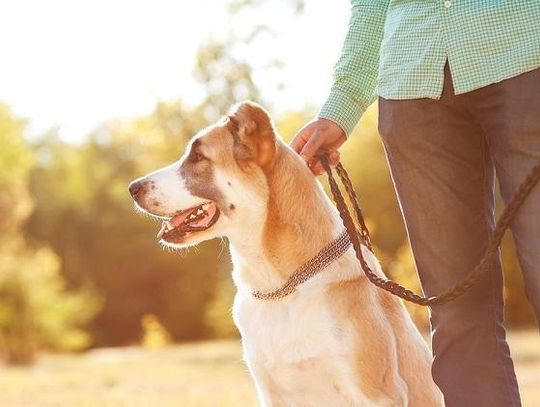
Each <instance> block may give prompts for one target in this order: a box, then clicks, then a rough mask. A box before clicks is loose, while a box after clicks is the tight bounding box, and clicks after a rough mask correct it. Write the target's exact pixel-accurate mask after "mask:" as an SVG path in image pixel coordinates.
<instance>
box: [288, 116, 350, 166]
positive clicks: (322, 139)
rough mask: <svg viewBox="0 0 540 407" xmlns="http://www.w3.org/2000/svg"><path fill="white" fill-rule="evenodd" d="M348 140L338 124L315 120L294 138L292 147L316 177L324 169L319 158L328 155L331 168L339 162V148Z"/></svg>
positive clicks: (325, 120)
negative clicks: (324, 154)
mask: <svg viewBox="0 0 540 407" xmlns="http://www.w3.org/2000/svg"><path fill="white" fill-rule="evenodd" d="M346 140H347V136H346V135H345V132H344V131H343V130H342V129H341V127H339V126H338V125H337V124H336V123H334V122H333V121H331V120H327V119H320V118H319V119H314V120H312V121H311V122H309V123H308V124H306V125H305V126H304V127H302V129H301V130H300V131H299V132H298V134H296V136H294V139H293V141H291V147H292V149H293V150H294V151H296V152H297V153H298V154H300V156H302V158H303V159H304V160H305V161H306V163H307V165H308V166H309V168H310V169H311V171H312V172H313V173H314V174H315V175H321V174H322V173H323V172H324V168H323V166H322V164H321V160H320V158H318V157H317V156H320V155H322V154H323V153H327V154H328V155H329V161H330V165H331V166H335V165H336V164H337V163H338V162H339V151H338V148H339V147H341V145H342V144H343V143H344V142H345V141H346Z"/></svg>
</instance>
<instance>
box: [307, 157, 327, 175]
mask: <svg viewBox="0 0 540 407" xmlns="http://www.w3.org/2000/svg"><path fill="white" fill-rule="evenodd" d="M309 168H310V170H311V172H312V173H313V174H315V175H317V176H318V175H321V174H323V173H324V167H323V165H322V164H321V161H320V160H316V161H314V162H313V164H311V165H310V166H309Z"/></svg>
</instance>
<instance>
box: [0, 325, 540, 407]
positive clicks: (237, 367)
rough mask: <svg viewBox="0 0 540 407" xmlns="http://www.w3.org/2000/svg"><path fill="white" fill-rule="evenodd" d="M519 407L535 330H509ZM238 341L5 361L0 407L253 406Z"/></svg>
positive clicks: (535, 386) (534, 374) (536, 368)
mask: <svg viewBox="0 0 540 407" xmlns="http://www.w3.org/2000/svg"><path fill="white" fill-rule="evenodd" d="M509 339H510V345H511V347H512V351H513V355H514V360H515V362H516V367H517V373H518V378H519V382H520V385H521V392H522V395H523V401H524V406H526V407H529V406H530V407H533V406H538V405H540V336H539V335H538V333H537V332H536V331H527V332H514V333H511V334H510V336H509ZM254 405H256V399H255V393H254V391H253V386H252V384H251V381H250V378H249V375H248V373H247V371H246V368H245V366H244V365H243V363H242V360H241V350H240V345H239V343H238V342H237V341H219V342H204V343H196V344H186V345H175V346H171V347H167V348H163V349H159V350H147V349H143V348H140V347H126V348H114V349H98V350H93V351H90V352H87V353H84V354H81V355H48V356H43V357H42V358H41V359H40V361H39V363H37V364H36V365H35V366H34V367H31V368H14V367H2V372H1V375H0V406H2V407H5V406H7V407H11V406H16V407H19V406H39V407H42V406H70V407H72V406H77V407H83V406H99V407H108V406H130V407H133V406H159V407H161V406H182V407H184V406H197V407H204V406H220V407H221V406H254Z"/></svg>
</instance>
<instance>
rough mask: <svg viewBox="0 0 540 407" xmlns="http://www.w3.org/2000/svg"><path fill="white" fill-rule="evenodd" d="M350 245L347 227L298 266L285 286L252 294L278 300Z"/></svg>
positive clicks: (252, 293) (320, 269) (319, 270)
mask: <svg viewBox="0 0 540 407" xmlns="http://www.w3.org/2000/svg"><path fill="white" fill-rule="evenodd" d="M350 245H351V239H350V237H349V233H348V232H347V229H345V230H343V232H341V234H340V235H339V236H338V237H337V238H336V239H335V240H334V241H332V242H330V243H329V244H328V245H326V246H325V247H324V248H323V249H321V251H320V252H319V253H317V254H316V255H315V257H312V258H311V259H310V260H308V261H307V262H306V263H304V264H303V265H302V266H300V267H299V268H297V269H296V270H295V271H294V273H293V274H292V275H291V276H290V277H289V279H288V280H287V281H286V282H285V284H284V285H283V286H281V287H280V288H278V289H276V290H274V291H267V292H261V291H256V290H254V291H252V292H251V295H253V296H254V297H255V298H258V299H260V300H276V299H278V298H283V297H286V296H287V295H289V294H291V293H293V292H294V291H296V287H298V286H299V285H300V284H302V283H304V282H306V281H307V280H309V279H310V278H311V277H313V276H314V275H316V274H318V273H319V272H321V271H322V270H323V269H324V268H325V267H326V266H328V265H329V264H330V263H332V262H333V261H334V260H336V259H337V258H338V257H340V256H341V255H342V254H343V253H345V252H346V251H347V249H348V248H349V246H350Z"/></svg>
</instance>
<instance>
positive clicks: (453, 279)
mask: <svg viewBox="0 0 540 407" xmlns="http://www.w3.org/2000/svg"><path fill="white" fill-rule="evenodd" d="M351 4H352V8H351V18H350V23H349V29H348V32H347V35H346V37H345V41H344V45H343V48H342V52H341V55H340V58H339V60H338V62H337V63H336V65H335V67H334V81H333V85H332V88H331V90H330V92H329V96H328V98H327V100H326V102H325V103H324V104H323V106H322V108H321V109H320V111H319V113H318V115H317V117H316V118H315V119H314V120H312V121H311V122H309V123H308V124H307V125H306V126H304V127H303V128H302V129H301V130H300V132H299V133H298V134H297V135H296V136H295V138H294V139H293V141H292V142H291V146H292V148H293V149H294V150H295V151H297V152H298V153H299V154H300V155H301V156H302V157H303V158H304V159H305V161H306V162H307V163H308V165H309V167H310V168H311V170H312V171H313V172H314V173H315V174H321V173H322V172H323V168H322V165H321V163H320V161H319V159H318V158H317V155H319V154H321V153H323V152H326V153H330V154H331V157H332V161H333V162H334V163H335V162H336V161H337V160H339V148H340V146H341V145H342V144H343V143H345V141H346V139H347V137H348V135H349V134H350V133H351V132H352V130H353V128H354V127H355V125H356V123H357V122H358V120H359V118H360V117H361V115H362V114H363V112H364V111H365V110H366V108H367V107H368V106H369V105H370V104H371V103H373V102H374V101H375V99H376V98H377V96H378V97H379V98H378V100H379V132H380V135H381V137H382V140H383V144H384V147H385V153H386V156H387V161H388V164H389V167H390V171H391V175H392V179H393V182H394V186H395V190H396V193H397V196H398V199H399V203H400V206H401V210H402V215H403V217H404V220H405V225H406V229H407V235H408V239H409V242H410V245H411V248H412V251H413V254H414V259H415V264H416V268H417V271H418V275H419V277H420V280H421V283H422V287H423V290H424V293H425V294H426V295H428V296H431V295H436V294H438V293H441V292H443V291H445V290H447V289H449V288H450V287H452V286H453V285H454V284H456V283H457V282H459V281H461V280H462V279H463V277H464V276H465V275H466V274H467V273H468V272H469V271H470V270H472V269H473V268H474V267H475V266H476V265H477V263H478V262H479V260H480V258H481V257H482V255H483V251H484V249H485V248H486V246H487V243H488V240H489V238H490V234H491V233H492V231H493V229H494V214H493V212H494V181H495V174H496V178H497V179H498V182H499V184H500V189H501V194H502V197H503V199H504V200H505V201H506V202H508V201H509V200H510V199H511V198H512V196H513V194H514V192H515V191H516V188H517V187H518V185H519V184H520V183H521V182H522V181H523V180H524V179H525V177H526V175H527V174H528V173H529V172H530V171H531V169H532V168H533V166H534V165H535V164H537V163H539V162H540V69H539V67H540V24H538V21H540V1H538V0H527V1H517V0H508V1H490V0H446V1H443V0H433V1H404V0H371V1H367V0H353V1H351ZM511 229H512V232H513V236H514V240H515V243H516V247H517V252H518V258H519V261H520V264H521V268H522V271H523V277H524V281H525V287H526V293H527V296H528V299H529V301H530V303H531V304H532V306H533V309H534V311H535V313H536V317H537V319H539V318H540V187H539V186H536V188H535V189H534V190H533V191H532V192H531V194H530V196H529V197H528V198H527V201H526V202H525V204H524V205H523V207H522V208H521V209H520V211H519V212H518V214H517V217H516V218H515V220H514V221H513V223H512V225H511ZM502 289H503V281H502V269H501V262H500V259H499V258H497V259H495V260H494V261H493V264H492V267H491V270H490V272H489V273H487V275H485V276H484V278H483V279H482V280H481V281H480V282H478V283H477V284H476V285H475V286H474V287H473V288H472V289H471V290H470V291H469V292H468V293H466V294H465V295H463V296H462V297H460V298H458V299H456V300H454V301H453V302H451V303H448V304H446V305H438V306H433V307H432V309H431V316H430V323H431V329H432V345H433V355H434V361H433V368H432V373H433V377H434V380H435V382H436V383H437V384H438V386H439V387H440V388H441V390H442V392H443V393H444V397H445V403H446V405H447V406H448V407H463V406H475V407H480V406H489V407H498V406H501V407H502V406H504V407H508V406H519V405H521V401H520V395H519V390H518V384H517V381H516V375H515V372H514V366H513V362H512V359H511V356H510V351H509V348H508V344H507V342H506V339H505V330H504V327H503V293H502Z"/></svg>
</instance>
